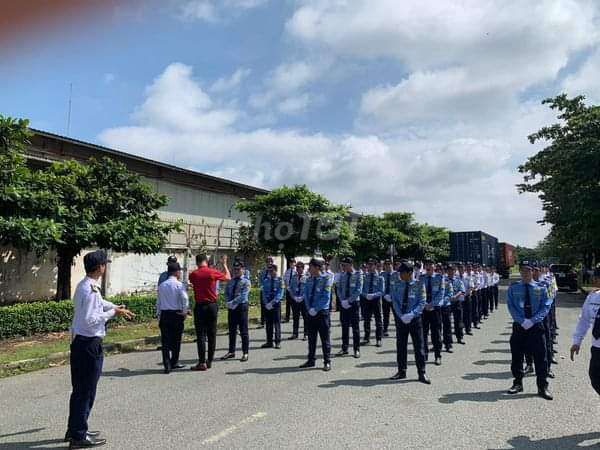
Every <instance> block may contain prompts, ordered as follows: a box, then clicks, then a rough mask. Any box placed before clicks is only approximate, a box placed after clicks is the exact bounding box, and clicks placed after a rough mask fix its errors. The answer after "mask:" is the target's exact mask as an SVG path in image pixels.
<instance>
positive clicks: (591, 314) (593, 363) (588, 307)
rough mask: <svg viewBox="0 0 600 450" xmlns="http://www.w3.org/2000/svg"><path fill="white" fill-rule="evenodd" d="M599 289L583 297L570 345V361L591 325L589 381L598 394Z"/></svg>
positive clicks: (599, 352)
mask: <svg viewBox="0 0 600 450" xmlns="http://www.w3.org/2000/svg"><path fill="white" fill-rule="evenodd" d="M599 313H600V290H598V291H595V292H592V293H591V294H589V295H588V296H587V298H586V299H585V303H584V304H583V307H582V308H581V315H580V316H579V320H578V321H577V326H576V327H575V332H574V333H573V345H572V346H571V361H573V360H574V359H573V356H574V355H575V354H577V355H578V354H579V349H580V348H581V342H582V341H583V338H584V337H585V335H586V333H587V330H588V329H589V328H590V327H592V349H591V353H592V358H591V359H590V369H589V375H590V381H591V382H592V387H593V388H594V390H595V391H596V392H597V393H598V394H599V395H600V318H599Z"/></svg>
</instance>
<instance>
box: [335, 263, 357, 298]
mask: <svg viewBox="0 0 600 450" xmlns="http://www.w3.org/2000/svg"><path fill="white" fill-rule="evenodd" d="M362 286H363V277H362V275H361V273H360V272H359V271H358V270H353V271H352V272H342V273H341V274H340V277H339V279H338V282H337V283H336V285H335V287H336V290H337V295H338V299H339V301H340V302H342V301H347V302H349V303H354V302H357V301H359V298H360V294H361V292H362Z"/></svg>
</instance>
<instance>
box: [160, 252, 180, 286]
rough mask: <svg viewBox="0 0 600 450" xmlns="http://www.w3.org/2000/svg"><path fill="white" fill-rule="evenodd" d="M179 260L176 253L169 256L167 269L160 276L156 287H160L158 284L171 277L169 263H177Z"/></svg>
mask: <svg viewBox="0 0 600 450" xmlns="http://www.w3.org/2000/svg"><path fill="white" fill-rule="evenodd" d="M176 262H177V256H175V255H171V256H169V257H168V258H167V270H166V271H164V272H162V273H161V274H160V275H159V276H158V282H157V283H156V287H157V288H158V286H160V285H161V284H162V283H163V282H165V281H167V280H168V279H169V271H168V266H169V264H172V263H176Z"/></svg>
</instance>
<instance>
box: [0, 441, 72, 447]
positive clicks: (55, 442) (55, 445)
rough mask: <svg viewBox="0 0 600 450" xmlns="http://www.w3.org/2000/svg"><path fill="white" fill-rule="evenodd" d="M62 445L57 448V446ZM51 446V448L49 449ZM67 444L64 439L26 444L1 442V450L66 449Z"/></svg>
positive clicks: (27, 442)
mask: <svg viewBox="0 0 600 450" xmlns="http://www.w3.org/2000/svg"><path fill="white" fill-rule="evenodd" d="M59 444H62V445H60V446H58V447H57V445H59ZM49 445H51V447H48V446H49ZM65 446H66V444H65V442H64V441H63V440H62V439H42V440H40V441H26V442H6V443H4V442H0V448H2V449H6V450H9V449H10V450H22V449H36V450H37V449H42V450H50V449H56V448H66V447H65Z"/></svg>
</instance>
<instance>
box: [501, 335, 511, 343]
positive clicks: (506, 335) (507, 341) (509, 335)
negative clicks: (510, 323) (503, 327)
mask: <svg viewBox="0 0 600 450" xmlns="http://www.w3.org/2000/svg"><path fill="white" fill-rule="evenodd" d="M510 335H512V333H500V336H510ZM507 342H508V341H507Z"/></svg>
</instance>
